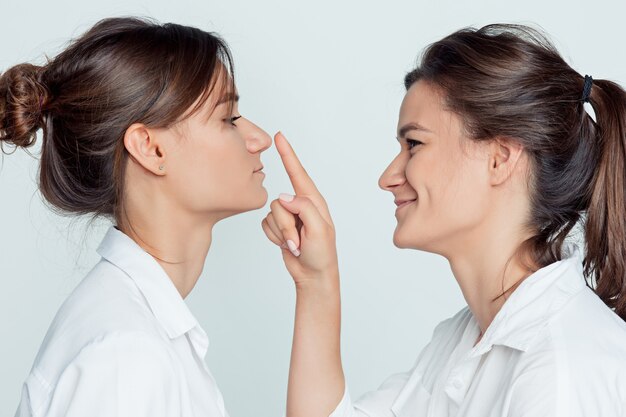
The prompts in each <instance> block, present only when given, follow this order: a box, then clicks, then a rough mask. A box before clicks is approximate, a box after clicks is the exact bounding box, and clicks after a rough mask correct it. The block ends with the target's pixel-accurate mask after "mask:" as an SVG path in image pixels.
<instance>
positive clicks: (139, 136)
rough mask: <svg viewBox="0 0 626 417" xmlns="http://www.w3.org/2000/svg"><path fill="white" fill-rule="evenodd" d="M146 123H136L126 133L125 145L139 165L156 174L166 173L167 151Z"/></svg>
mask: <svg viewBox="0 0 626 417" xmlns="http://www.w3.org/2000/svg"><path fill="white" fill-rule="evenodd" d="M153 133H154V132H153V131H151V130H150V129H148V128H147V127H146V126H145V125H144V124H141V123H134V124H132V125H130V126H129V127H128V129H126V132H125V133H124V147H125V148H126V150H127V151H128V153H129V154H130V155H131V156H132V158H133V160H135V161H136V162H137V163H138V164H139V165H141V166H142V167H143V168H145V169H146V170H148V171H150V172H152V173H153V174H155V175H164V174H165V152H164V150H163V147H162V145H161V144H160V143H159V141H158V140H157V138H156V137H155V136H154V134H153Z"/></svg>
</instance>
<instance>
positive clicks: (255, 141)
mask: <svg viewBox="0 0 626 417" xmlns="http://www.w3.org/2000/svg"><path fill="white" fill-rule="evenodd" d="M248 123H249V131H248V132H247V135H246V148H247V149H248V152H250V153H260V152H263V151H265V150H266V149H267V148H269V147H270V146H271V145H272V138H271V137H270V135H268V134H267V132H266V131H264V130H263V129H261V128H260V127H258V126H257V125H255V124H254V123H252V122H251V121H248Z"/></svg>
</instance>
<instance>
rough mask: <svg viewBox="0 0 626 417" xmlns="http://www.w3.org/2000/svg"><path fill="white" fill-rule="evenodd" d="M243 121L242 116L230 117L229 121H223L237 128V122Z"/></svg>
mask: <svg viewBox="0 0 626 417" xmlns="http://www.w3.org/2000/svg"><path fill="white" fill-rule="evenodd" d="M239 119H241V116H234V117H229V118H227V119H223V121H224V122H227V123H230V124H231V125H232V126H235V127H237V125H236V124H235V122H236V121H237V120H239Z"/></svg>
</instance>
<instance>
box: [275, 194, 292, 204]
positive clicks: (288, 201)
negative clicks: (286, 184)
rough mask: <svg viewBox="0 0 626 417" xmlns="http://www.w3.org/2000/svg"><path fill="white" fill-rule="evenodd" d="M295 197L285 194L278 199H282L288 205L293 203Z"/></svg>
mask: <svg viewBox="0 0 626 417" xmlns="http://www.w3.org/2000/svg"><path fill="white" fill-rule="evenodd" d="M294 197H295V196H293V195H291V194H285V193H282V194H280V195H279V196H278V198H280V199H281V200H283V201H285V202H287V203H291V202H292V201H293V199H294Z"/></svg>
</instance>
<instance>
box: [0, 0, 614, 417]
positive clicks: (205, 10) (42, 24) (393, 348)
mask: <svg viewBox="0 0 626 417" xmlns="http://www.w3.org/2000/svg"><path fill="white" fill-rule="evenodd" d="M0 9H1V10H2V16H3V19H2V22H3V23H2V25H1V26H0V71H4V70H5V69H6V68H7V67H9V66H10V65H14V64H17V63H19V62H24V61H35V62H41V60H42V58H43V54H44V53H45V54H48V55H50V56H53V55H54V54H56V53H57V52H58V51H59V50H60V48H62V46H63V45H64V44H65V43H66V42H67V41H68V39H70V38H71V37H73V36H77V35H79V34H81V33H82V32H83V31H85V30H86V29H88V28H89V27H90V26H91V25H92V24H93V23H95V22H96V21H97V20H99V19H100V18H103V17H107V16H114V15H128V14H133V15H136V14H139V15H147V16H152V17H155V18H157V19H159V20H160V21H162V22H167V21H172V22H176V23H182V24H187V25H194V26H198V27H200V28H202V29H204V30H210V31H217V32H219V33H220V34H222V35H223V36H224V37H225V39H226V40H227V41H228V43H229V44H230V46H231V48H232V51H233V53H234V57H235V66H236V74H237V83H238V88H239V91H240V93H241V97H242V98H241V103H240V110H241V112H242V114H245V115H246V116H247V117H248V118H250V119H251V120H253V121H255V122H256V123H257V124H259V125H260V126H262V127H263V128H265V129H266V130H267V131H268V132H270V133H274V132H275V131H277V130H279V129H281V130H282V131H283V132H285V133H286V135H287V137H288V138H290V139H291V141H292V142H293V144H294V147H295V148H296V150H297V151H298V152H299V154H300V156H301V159H302V161H303V163H304V164H305V166H307V167H308V169H309V172H310V174H311V175H312V177H313V178H314V179H315V180H316V181H317V183H318V185H319V188H320V189H321V191H322V192H323V193H324V194H325V196H326V198H327V200H328V202H329V205H330V208H331V211H332V214H333V216H334V219H335V223H336V225H337V234H338V249H339V253H340V262H341V272H342V291H343V356H344V367H345V373H346V376H347V381H348V384H349V386H350V388H351V392H352V394H353V396H358V395H359V394H361V393H363V392H365V391H366V390H369V389H374V388H376V387H377V386H378V384H379V383H380V382H382V380H383V379H384V378H385V377H386V376H388V375H389V374H391V373H393V372H398V371H402V370H405V369H408V368H409V367H410V366H411V365H412V363H413V361H414V360H415V358H416V356H417V354H418V353H419V351H420V349H421V348H422V347H423V346H424V345H425V343H426V342H427V341H428V340H429V338H430V336H431V332H432V330H433V327H434V326H435V325H436V324H437V323H438V322H439V321H441V320H443V319H444V318H446V317H448V316H450V315H452V314H454V313H455V312H456V311H458V310H459V309H460V308H461V307H463V306H464V305H465V303H464V300H463V298H462V296H461V293H460V291H459V289H458V287H457V285H456V281H455V280H454V278H453V277H452V275H451V273H450V271H449V268H448V264H447V262H446V261H445V260H444V259H442V258H439V257H436V256H434V255H430V254H426V253H420V252H415V251H400V250H398V249H396V248H395V247H394V246H393V244H392V242H391V236H392V232H393V229H394V226H395V218H394V205H393V202H392V196H391V195H390V194H388V193H384V192H382V191H381V190H379V189H378V187H377V180H378V177H379V175H380V173H381V172H382V171H383V169H384V168H385V167H386V165H387V163H388V162H389V161H390V160H391V158H392V157H393V156H394V155H395V153H396V152H397V150H398V145H397V143H396V141H395V127H396V121H397V119H396V118H397V111H398V107H399V104H400V101H401V99H402V96H403V87H402V79H403V76H404V74H405V72H406V71H408V70H410V69H411V68H412V66H413V64H414V62H415V59H416V57H417V56H418V54H419V52H420V51H421V50H422V48H423V47H425V46H426V45H427V44H428V43H430V42H433V41H435V40H437V39H439V38H441V37H442V36H444V35H446V34H448V33H450V32H452V31H453V30H456V29H459V28H461V27H464V26H468V25H483V24H487V23H493V22H500V21H505V22H516V23H535V24H539V25H541V26H542V27H543V28H544V29H545V30H546V31H547V32H548V33H549V34H550V35H551V36H552V39H553V40H554V41H555V42H556V44H557V46H558V47H559V48H560V50H561V52H562V53H563V54H564V56H565V57H566V59H567V60H568V61H569V62H570V63H571V64H572V65H573V66H574V68H576V69H577V70H579V71H580V72H581V73H582V74H585V73H589V74H592V75H593V76H594V77H596V78H608V79H613V80H617V81H618V82H621V83H622V84H623V83H624V82H626V69H625V68H626V55H625V54H624V53H623V50H624V45H623V41H624V38H625V36H624V29H623V17H624V15H625V13H626V3H625V2H624V1H623V0H620V1H597V0H596V1H593V2H588V1H565V0H561V1H545V0H541V1H537V0H532V1H531V0H528V1H515V2H512V1H475V2H460V1H459V2H455V1H448V0H446V1H441V0H440V1H428V2H426V1H404V2H393V1H385V2H378V3H377V4H368V5H365V4H364V2H356V1H355V2H338V1H331V0H318V1H315V2H294V1H276V0H270V1H262V2H260V1H251V0H248V1H242V0H223V1H221V2H216V1H204V2H192V1H185V0H178V1H165V0H162V1H153V2H140V1H128V0H125V1H119V0H112V1H108V2H98V3H95V4H93V5H91V4H86V2H85V1H78V0H75V1H70V0H55V1H54V2H52V1H45V2H44V1H39V2H38V4H37V2H32V1H31V2H26V1H24V2H17V1H10V2H9V1H8V0H2V4H1V7H0ZM37 152H38V146H37V147H35V149H34V150H33V153H34V155H35V156H36V155H37ZM263 161H264V163H265V166H266V169H265V171H266V172H267V178H266V181H265V184H266V188H267V189H268V191H269V194H270V198H276V197H277V196H278V194H279V193H280V192H290V191H291V189H290V186H289V183H288V181H287V178H286V175H285V174H284V173H283V171H282V169H281V165H280V163H279V159H278V158H277V155H276V153H275V150H274V149H270V150H269V151H268V152H266V154H265V156H264V157H263ZM0 164H1V165H0V219H1V229H0V286H1V287H0V337H1V341H0V415H3V416H7V415H12V413H13V412H14V410H15V407H16V406H17V403H18V400H19V394H20V389H21V384H22V381H23V380H24V378H25V377H26V375H27V373H28V371H29V369H30V366H31V364H32V361H33V359H34V357H35V355H36V353H37V350H38V348H39V345H40V343H41V340H42V338H43V336H44V334H45V331H46V329H47V328H48V325H49V324H50V321H51V320H52V318H53V316H54V314H55V312H56V310H57V308H58V307H59V305H60V304H61V303H62V301H63V300H64V299H65V297H66V296H67V295H68V293H69V292H70V291H71V290H72V288H73V287H74V286H75V285H76V284H77V282H78V281H79V280H80V279H81V278H82V277H83V276H84V274H85V273H86V272H87V271H88V270H89V268H91V266H92V265H93V264H94V263H95V262H97V260H98V256H97V254H96V253H95V248H96V246H97V244H98V243H99V242H100V239H101V238H102V236H103V234H104V231H105V230H106V227H107V224H104V223H98V224H96V225H94V226H93V227H91V228H88V227H87V226H86V225H85V222H83V221H81V220H80V219H79V220H68V219H64V218H61V217H58V216H55V215H53V214H51V212H50V211H49V210H48V209H47V208H46V207H45V206H44V205H43V204H42V202H41V197H40V195H39V194H38V192H37V190H36V170H37V160H36V159H34V158H33V157H30V156H28V155H27V154H26V153H24V152H23V151H18V152H17V153H15V154H13V155H9V156H6V157H4V159H3V160H2V161H0ZM266 212H267V209H262V210H259V211H256V212H252V213H247V214H244V215H241V216H237V217H234V218H231V219H228V220H227V221H224V222H223V223H220V224H218V226H217V227H216V229H215V233H214V240H213V245H212V247H211V250H210V252H209V256H208V258H207V261H206V266H205V269H204V272H203V276H202V277H201V279H200V281H199V282H198V285H197V286H196V288H195V289H194V291H193V293H192V294H191V295H190V296H189V298H188V303H189V305H190V307H191V309H192V311H193V312H194V313H195V315H196V316H197V317H198V319H199V321H200V323H201V324H202V325H203V326H204V327H205V329H206V330H207V332H208V334H209V337H210V340H211V345H210V348H209V353H208V358H207V360H208V363H209V366H210V368H211V369H212V371H213V373H214V375H215V377H216V379H217V381H218V384H219V385H220V388H221V390H222V392H223V394H224V397H225V401H226V406H227V408H228V409H229V411H230V414H231V416H232V417H244V416H279V415H281V414H282V412H283V410H284V401H285V392H286V381H287V371H288V365H289V351H290V341H291V331H292V324H293V307H294V291H293V284H292V280H291V278H290V277H289V276H288V275H287V273H286V272H285V270H284V269H283V265H282V262H281V258H280V255H279V251H278V250H277V249H276V248H275V247H274V246H273V245H272V244H270V243H269V242H268V241H266V239H265V236H264V235H263V233H262V231H261V228H260V222H261V219H262V218H263V216H264V215H265V214H266ZM486 256H488V254H486Z"/></svg>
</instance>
